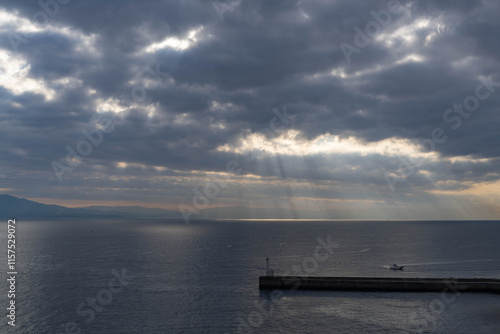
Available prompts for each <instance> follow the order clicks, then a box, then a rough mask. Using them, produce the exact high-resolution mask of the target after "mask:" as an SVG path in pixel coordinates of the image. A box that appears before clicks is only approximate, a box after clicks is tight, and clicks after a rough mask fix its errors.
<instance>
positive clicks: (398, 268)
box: [390, 263, 405, 270]
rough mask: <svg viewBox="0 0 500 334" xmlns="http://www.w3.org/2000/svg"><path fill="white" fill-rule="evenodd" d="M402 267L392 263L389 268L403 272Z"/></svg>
mask: <svg viewBox="0 0 500 334" xmlns="http://www.w3.org/2000/svg"><path fill="white" fill-rule="evenodd" d="M404 267H405V266H398V265H397V264H395V263H394V264H393V265H392V266H391V267H390V268H391V269H392V270H403V268H404Z"/></svg>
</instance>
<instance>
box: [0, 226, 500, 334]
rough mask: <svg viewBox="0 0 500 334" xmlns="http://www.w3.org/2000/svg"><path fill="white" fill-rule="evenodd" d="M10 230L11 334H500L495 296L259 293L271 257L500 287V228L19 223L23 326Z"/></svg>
mask: <svg viewBox="0 0 500 334" xmlns="http://www.w3.org/2000/svg"><path fill="white" fill-rule="evenodd" d="M2 226H3V228H2V230H1V231H0V240H1V247H0V248H1V249H2V251H1V253H0V259H1V260H0V261H1V263H2V266H1V267H2V268H3V277H4V278H3V281H4V284H2V285H1V289H2V290H1V291H0V292H1V297H0V307H1V308H2V310H3V312H2V314H3V316H2V324H1V325H0V332H1V333H16V334H17V333H26V334H28V333H29V334H35V333H51V334H61V333H96V334H97V333H99V334H102V333H110V334H115V333H116V334H118V333H120V334H121V333H221V334H226V333H230V334H232V333H467V334H470V333H480V334H481V333H496V334H498V333H500V295H495V294H489V293H467V292H459V291H455V292H450V291H448V292H447V293H444V292H442V293H439V292H430V293H418V292H407V293H406V292H360V291H357V292H356V291H300V290H297V291H281V290H274V291H268V290H259V287H258V278H259V276H263V275H265V273H266V258H269V264H268V265H269V268H272V270H273V271H274V274H275V275H284V274H288V275H308V276H378V277H442V278H450V277H455V278H458V277H467V278H469V277H483V278H500V222H494V221H390V220H388V221H354V220H352V221H350V220H344V221H317V220H309V221H307V220H300V221H293V220H292V221H290V220H193V221H191V223H190V224H186V223H185V222H184V221H182V220H141V219H136V220H123V219H116V220H96V219H93V220H84V219H67V220H64V219H61V220H32V221H28V220H16V230H15V240H16V248H15V251H16V262H15V270H16V273H17V274H16V275H15V298H13V299H14V300H15V307H16V309H15V317H16V318H15V327H14V326H12V325H9V324H8V321H9V318H8V317H7V315H8V314H9V312H10V311H9V310H7V307H9V304H8V303H9V301H10V300H12V299H9V298H8V297H7V295H8V290H9V289H10V288H11V286H10V282H8V281H6V278H7V279H8V278H9V276H8V275H7V272H8V271H9V270H8V268H7V221H5V224H2ZM11 232H12V231H11ZM393 263H396V264H399V265H404V266H405V268H404V270H402V271H392V270H390V269H389V266H390V265H391V264H393Z"/></svg>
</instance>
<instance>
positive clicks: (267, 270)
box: [266, 257, 274, 277]
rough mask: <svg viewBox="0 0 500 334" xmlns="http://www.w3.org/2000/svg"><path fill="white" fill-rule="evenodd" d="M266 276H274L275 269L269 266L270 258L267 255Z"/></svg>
mask: <svg viewBox="0 0 500 334" xmlns="http://www.w3.org/2000/svg"><path fill="white" fill-rule="evenodd" d="M266 276H270V277H273V276H274V271H273V270H272V269H271V268H269V258H268V257H266Z"/></svg>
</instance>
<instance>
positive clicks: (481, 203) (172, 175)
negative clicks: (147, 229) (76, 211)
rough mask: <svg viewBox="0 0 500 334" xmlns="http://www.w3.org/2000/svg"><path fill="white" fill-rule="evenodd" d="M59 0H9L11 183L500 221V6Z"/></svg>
mask: <svg viewBox="0 0 500 334" xmlns="http://www.w3.org/2000/svg"><path fill="white" fill-rule="evenodd" d="M59 1H60V2H61V3H60V2H56V1H55V0H48V1H47V2H44V0H42V1H41V2H39V3H41V4H42V5H40V4H39V3H37V1H3V2H2V4H0V35H1V38H0V130H1V138H2V140H1V142H0V160H1V164H0V180H1V183H0V192H1V193H8V194H11V195H14V196H19V197H24V198H28V199H33V200H37V201H41V202H44V203H53V204H60V205H67V206H84V205H94V204H100V205H142V206H149V207H160V208H167V209H172V210H177V209H178V207H179V205H182V206H181V209H182V210H184V213H186V212H190V210H192V211H191V212H190V213H189V214H192V218H195V216H196V214H195V213H193V212H194V211H195V210H196V211H198V210H199V209H203V208H217V207H228V206H237V207H246V208H240V209H238V210H244V211H246V212H252V210H256V211H258V210H260V209H263V208H267V209H269V210H271V212H272V211H273V210H275V212H276V215H275V216H276V217H278V216H279V215H280V214H281V213H283V212H288V213H289V215H291V216H293V217H298V218H305V217H309V216H310V217H323V218H414V219H418V218H437V219H499V218H500V204H499V203H498V194H499V192H500V134H499V129H500V113H499V112H500V108H499V105H500V104H499V102H500V38H499V33H500V21H499V19H498V18H499V17H500V2H498V1H489V0H483V1H465V0H463V1H460V0H449V1H448V0H441V1H425V0H423V1H401V2H398V1H369V2H368V1H352V0H349V1H347V0H346V1H332V0H301V1H294V0H286V1H281V0H272V1H269V0H241V1H237V0H235V1H231V0H227V1H225V2H211V1H205V0H203V1H202V0H199V1H195V0H182V1H180V0H172V1H131V0H110V1H89V0H86V1H83V0H71V1H68V0H64V1H63V0H59ZM276 217H272V218H276ZM234 218H237V217H234Z"/></svg>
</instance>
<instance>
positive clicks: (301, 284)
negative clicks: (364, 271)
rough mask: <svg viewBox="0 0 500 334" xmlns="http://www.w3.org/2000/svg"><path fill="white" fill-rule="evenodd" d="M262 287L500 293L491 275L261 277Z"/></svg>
mask: <svg viewBox="0 0 500 334" xmlns="http://www.w3.org/2000/svg"><path fill="white" fill-rule="evenodd" d="M259 288H260V289H283V290H287V289H289V290H298V289H299V290H353V291H356V290H364V291H413V292H442V291H460V292H462V291H463V292H490V293H499V294H500V280H499V279H488V278H393V277H303V276H274V277H272V276H261V277H259Z"/></svg>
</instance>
